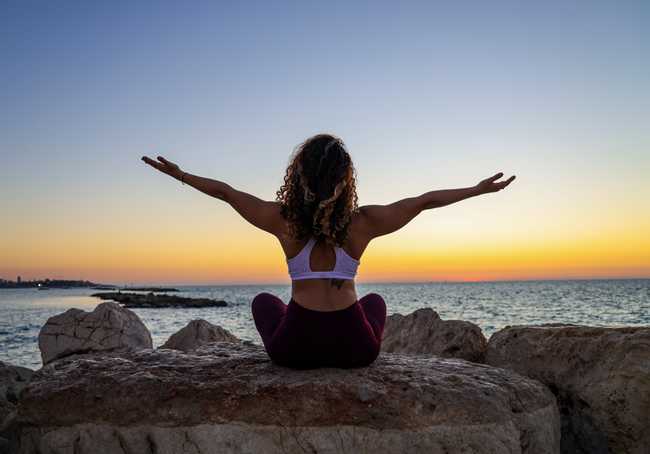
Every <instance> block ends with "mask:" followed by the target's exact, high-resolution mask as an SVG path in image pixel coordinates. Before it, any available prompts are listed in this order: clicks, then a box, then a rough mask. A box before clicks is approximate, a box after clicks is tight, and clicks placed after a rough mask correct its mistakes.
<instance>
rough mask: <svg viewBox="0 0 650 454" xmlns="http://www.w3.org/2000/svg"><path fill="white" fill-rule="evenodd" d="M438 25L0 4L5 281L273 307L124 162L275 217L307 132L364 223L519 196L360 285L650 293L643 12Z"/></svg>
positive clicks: (425, 240) (395, 244)
mask: <svg viewBox="0 0 650 454" xmlns="http://www.w3.org/2000/svg"><path fill="white" fill-rule="evenodd" d="M350 3H351V2H350ZM404 3H407V2H404ZM441 3H442V2H440V4H439V2H422V3H410V2H408V5H409V6H402V5H403V3H402V2H399V3H395V2H390V3H388V2H386V3H382V2H368V3H361V2H354V6H352V5H350V4H349V3H348V2H341V3H336V2H319V3H318V4H316V3H314V4H311V3H309V4H307V3H306V2H296V3H283V4H281V3H275V2H259V3H258V2H232V3H231V4H228V5H227V4H225V2H187V3H185V2H150V3H148V2H144V1H143V2H121V1H117V2H31V1H28V2H24V1H8V2H2V5H1V6H0V57H1V61H2V68H1V69H0V154H1V161H0V278H5V279H15V278H16V276H17V275H21V276H22V278H23V279H37V278H46V277H50V278H65V279H89V280H93V281H97V282H106V283H117V284H122V283H177V284H183V283H187V284H189V283H205V284H208V283H214V284H216V283H270V282H277V283H288V282H289V279H288V276H287V270H286V263H285V261H284V256H283V255H282V250H281V248H280V245H279V243H278V242H277V240H275V239H274V238H273V237H272V236H270V235H269V234H267V233H265V232H263V231H261V230H256V229H255V228H254V227H253V226H251V225H248V224H247V223H246V222H245V221H243V220H242V219H240V218H239V217H238V215H237V214H236V213H235V212H234V211H233V210H232V209H231V208H230V207H229V206H227V205H225V204H224V203H223V202H220V201H218V200H216V199H211V198H209V197H208V196H205V195H203V194H200V193H199V192H197V191H195V190H193V189H192V188H190V187H188V186H182V185H181V184H180V183H179V182H177V181H175V180H173V179H171V178H169V177H167V176H165V175H162V174H160V173H156V172H155V171H154V170H153V169H151V168H150V167H148V166H146V165H145V164H143V163H142V162H141V161H140V157H141V156H142V155H145V154H147V155H150V156H156V155H159V154H160V155H163V156H166V157H167V158H168V159H170V160H173V161H175V162H177V163H178V164H179V165H181V167H183V169H184V170H186V171H188V172H191V173H194V174H199V175H203V176H208V177H212V178H216V179H220V180H223V181H225V182H227V183H229V184H231V185H233V186H235V187H237V188H239V189H243V190H246V191H249V192H251V193H253V194H255V195H257V196H259V197H262V198H265V199H268V200H272V199H274V198H275V191H276V190H277V189H278V188H279V186H280V184H281V182H282V177H283V174H284V170H285V168H286V165H287V162H288V158H289V155H290V153H291V152H292V150H293V148H294V147H295V146H296V145H297V144H298V143H300V142H301V141H302V140H304V139H305V138H306V137H308V136H310V135H312V134H315V133H319V132H330V133H334V134H336V135H338V136H340V137H341V138H342V139H343V140H344V141H345V143H346V144H347V147H348V149H349V151H350V153H351V156H352V158H353V160H354V163H355V166H356V168H357V174H358V191H359V203H360V205H364V204H370V203H390V202H393V201H395V200H398V199H400V198H403V197H408V196H413V195H419V194H421V193H424V192H426V191H429V190H432V189H444V188H452V187H463V186H471V185H474V184H476V183H477V182H478V181H479V180H480V179H482V178H485V177H487V176H490V175H492V174H494V173H496V172H497V171H503V172H504V173H506V174H507V175H510V174H516V175H517V180H515V182H514V183H513V184H512V185H511V186H510V187H509V188H508V189H507V190H505V191H503V192H500V193H497V194H490V195H486V196H482V197H479V198H474V199H471V200H468V201H464V202H461V203H459V204H457V205H454V206H450V207H445V208H441V209H437V210H430V211H426V212H424V213H422V214H421V215H420V216H419V217H418V218H416V219H415V220H414V221H413V222H412V223H411V224H410V225H408V226H407V227H406V228H404V229H403V230H401V231H399V232H397V233H395V234H393V235H390V236H386V237H382V238H379V239H376V240H374V241H373V242H372V243H371V244H370V246H369V248H368V250H367V251H366V253H365V255H364V256H363V257H362V259H361V266H360V269H359V275H358V280H359V281H360V282H378V281H391V282H394V281H437V280H459V281H465V280H471V281H474V280H493V279H498V280H502V279H506V280H509V279H548V278H558V279H564V278H600V277H603V278H605V277H650V234H649V232H650V203H649V202H648V200H649V199H650V178H649V175H650V58H649V57H650V27H648V24H649V23H650V2H647V1H620V2H611V1H608V2H599V1H584V2H581V1H576V2H564V1H561V2H560V1H558V2H478V1H477V2H465V1H462V2H446V4H445V5H442V4H441ZM397 5H400V7H399V8H398V7H397Z"/></svg>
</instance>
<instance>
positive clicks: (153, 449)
mask: <svg viewBox="0 0 650 454" xmlns="http://www.w3.org/2000/svg"><path fill="white" fill-rule="evenodd" d="M146 440H147V446H148V447H149V452H150V453H151V454H158V445H156V442H155V441H154V439H153V437H152V436H151V434H150V433H148V434H147V437H146Z"/></svg>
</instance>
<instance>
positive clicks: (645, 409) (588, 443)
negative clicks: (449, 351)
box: [486, 325, 650, 454]
mask: <svg viewBox="0 0 650 454" xmlns="http://www.w3.org/2000/svg"><path fill="white" fill-rule="evenodd" d="M486 362H487V363H488V364H491V365H494V366H498V367H505V368H508V369H511V370H514V371H516V372H519V373H521V374H524V375H527V376H529V377H532V378H535V379H537V380H540V381H541V382H543V383H545V384H546V385H548V386H549V388H550V389H551V390H552V391H553V392H554V393H555V394H556V396H557V399H558V404H559V406H560V412H561V414H562V452H564V453H606V452H615V453H638V454H641V453H647V452H648V449H649V447H650V328H631V327H630V328H594V327H587V326H575V325H540V326H514V327H506V328H505V329H503V330H501V331H499V332H497V333H495V334H494V335H492V337H491V338H490V342H489V344H488V351H487V356H486Z"/></svg>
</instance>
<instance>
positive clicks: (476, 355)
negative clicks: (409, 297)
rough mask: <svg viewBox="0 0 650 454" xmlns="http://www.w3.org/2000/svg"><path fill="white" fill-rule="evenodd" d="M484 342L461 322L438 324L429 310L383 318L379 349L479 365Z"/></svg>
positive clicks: (473, 328)
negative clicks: (384, 320)
mask: <svg viewBox="0 0 650 454" xmlns="http://www.w3.org/2000/svg"><path fill="white" fill-rule="evenodd" d="M486 348H487V340H486V339H485V336H484V335H483V332H482V331H481V328H479V327H478V326H476V325H475V324H473V323H470V322H465V321H462V320H442V319H441V318H440V316H439V315H438V313H437V312H435V311H434V310H433V309H430V308H424V309H418V310H416V311H415V312H413V313H411V314H409V315H406V316H404V315H401V314H394V315H391V316H389V317H387V318H386V326H385V328H384V337H383V340H382V345H381V349H382V351H385V352H392V353H406V354H410V355H414V354H424V355H435V356H441V357H443V358H461V359H466V360H467V361H474V362H482V361H483V358H484V356H485V350H486Z"/></svg>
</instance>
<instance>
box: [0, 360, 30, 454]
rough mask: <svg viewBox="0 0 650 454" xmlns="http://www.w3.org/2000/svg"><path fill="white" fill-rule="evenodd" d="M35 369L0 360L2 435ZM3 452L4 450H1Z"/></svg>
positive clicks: (2, 435)
mask: <svg viewBox="0 0 650 454" xmlns="http://www.w3.org/2000/svg"><path fill="white" fill-rule="evenodd" d="M33 373H34V371H33V370H31V369H27V368H26V367H19V366H12V365H10V364H6V363H3V362H2V361H0V437H4V435H5V433H4V432H5V428H6V427H7V426H8V425H9V424H10V420H11V419H12V418H13V416H14V412H15V409H16V403H17V402H18V396H19V395H20V392H21V391H22V389H23V388H24V387H25V386H26V385H27V383H28V382H29V380H30V378H31V377H32V374H33ZM0 452H2V450H0Z"/></svg>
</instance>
